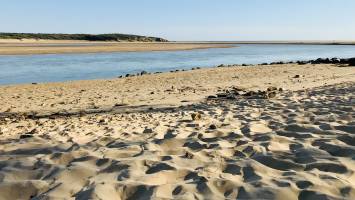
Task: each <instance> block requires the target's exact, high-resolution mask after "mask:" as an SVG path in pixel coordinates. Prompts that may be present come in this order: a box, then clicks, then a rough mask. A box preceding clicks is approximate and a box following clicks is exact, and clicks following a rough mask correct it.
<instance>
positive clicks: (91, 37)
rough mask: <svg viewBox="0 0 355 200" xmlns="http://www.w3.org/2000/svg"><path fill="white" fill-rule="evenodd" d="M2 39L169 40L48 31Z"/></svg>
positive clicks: (4, 34)
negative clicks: (50, 32)
mask: <svg viewBox="0 0 355 200" xmlns="http://www.w3.org/2000/svg"><path fill="white" fill-rule="evenodd" d="M0 39H35V40H87V41H129V42H167V41H168V40H165V39H163V38H158V37H147V36H140V35H129V34H118V33H112V34H97V35H93V34H48V33H0Z"/></svg>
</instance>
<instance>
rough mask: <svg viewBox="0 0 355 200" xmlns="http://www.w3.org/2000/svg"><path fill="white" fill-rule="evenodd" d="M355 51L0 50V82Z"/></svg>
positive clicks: (269, 48) (286, 48) (330, 47)
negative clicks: (19, 52)
mask: <svg viewBox="0 0 355 200" xmlns="http://www.w3.org/2000/svg"><path fill="white" fill-rule="evenodd" d="M319 57H322V58H331V57H339V58H349V57H355V46H353V45H279V44H278V45H266V44H261V45H254V44H248V45H246V44H243V45H238V47H234V48H217V49H199V50H189V51H160V52H157V51H156V52H117V53H90V54H54V55H21V56H0V84H2V85H5V84H19V83H31V82H57V81H68V80H83V79H101V78H114V77H117V76H119V75H125V74H127V73H131V74H132V73H138V72H141V71H143V70H145V71H148V72H157V71H170V70H176V69H191V68H192V67H212V66H216V65H219V64H244V63H245V64H258V63H263V62H275V61H292V60H293V61H296V60H310V59H316V58H319Z"/></svg>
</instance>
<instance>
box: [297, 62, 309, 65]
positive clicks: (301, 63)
mask: <svg viewBox="0 0 355 200" xmlns="http://www.w3.org/2000/svg"><path fill="white" fill-rule="evenodd" d="M308 63H309V62H308V61H297V64H299V65H305V64H308Z"/></svg>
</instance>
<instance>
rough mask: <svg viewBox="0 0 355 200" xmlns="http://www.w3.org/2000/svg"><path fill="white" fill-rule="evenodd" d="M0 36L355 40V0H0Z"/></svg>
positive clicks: (192, 39)
mask: <svg viewBox="0 0 355 200" xmlns="http://www.w3.org/2000/svg"><path fill="white" fill-rule="evenodd" d="M0 7H1V8H0V32H31V33H32V32H35V33H91V34H98V33H127V34H137V35H148V36H157V37H163V38H166V39H169V40H172V41H173V40H176V41H212V40H213V41H227V40H230V41H242V40H355V0H99V1H98V0H56V1H55V0H32V1H29V0H0Z"/></svg>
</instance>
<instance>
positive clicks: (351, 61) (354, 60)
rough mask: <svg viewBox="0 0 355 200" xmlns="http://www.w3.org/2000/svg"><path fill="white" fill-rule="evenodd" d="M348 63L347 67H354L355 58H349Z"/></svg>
mask: <svg viewBox="0 0 355 200" xmlns="http://www.w3.org/2000/svg"><path fill="white" fill-rule="evenodd" d="M348 62H349V66H355V58H350V59H349V61H348Z"/></svg>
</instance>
